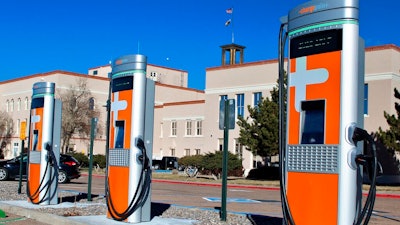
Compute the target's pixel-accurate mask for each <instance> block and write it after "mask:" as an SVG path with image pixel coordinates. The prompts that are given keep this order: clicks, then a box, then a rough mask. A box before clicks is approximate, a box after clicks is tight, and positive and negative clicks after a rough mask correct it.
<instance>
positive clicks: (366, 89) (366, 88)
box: [364, 84, 368, 115]
mask: <svg viewBox="0 0 400 225" xmlns="http://www.w3.org/2000/svg"><path fill="white" fill-rule="evenodd" d="M364 114H365V115H368V84H364Z"/></svg>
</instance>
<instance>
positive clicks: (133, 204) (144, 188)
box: [106, 138, 151, 221]
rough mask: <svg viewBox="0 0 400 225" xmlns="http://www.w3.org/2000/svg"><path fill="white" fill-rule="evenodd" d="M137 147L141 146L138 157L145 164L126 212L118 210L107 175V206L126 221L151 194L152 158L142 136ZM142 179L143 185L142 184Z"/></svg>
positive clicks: (111, 213) (119, 219)
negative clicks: (148, 154) (147, 151)
mask: <svg viewBox="0 0 400 225" xmlns="http://www.w3.org/2000/svg"><path fill="white" fill-rule="evenodd" d="M136 147H137V148H139V149H140V150H141V152H142V154H141V155H140V156H139V157H138V159H139V161H141V162H142V165H143V166H142V171H141V174H140V178H139V182H138V184H139V185H138V186H137V188H136V190H135V194H134V195H133V198H132V199H131V201H130V203H129V206H128V207H127V208H126V210H125V211H124V212H118V211H117V210H116V209H115V205H114V203H113V201H112V197H111V192H110V188H109V186H110V183H109V179H108V177H107V189H106V196H107V208H108V212H109V214H110V215H111V217H112V218H113V219H115V220H117V221H124V220H126V219H127V218H128V217H129V216H131V215H132V214H133V213H134V212H135V211H136V210H137V209H138V208H139V207H142V206H143V205H144V203H145V202H146V199H147V198H148V197H149V194H150V184H151V170H150V159H149V157H148V156H147V153H146V147H145V145H144V142H143V140H142V139H141V138H137V139H136ZM142 181H143V185H140V184H141V183H142ZM139 190H140V192H139ZM138 194H139V195H138Z"/></svg>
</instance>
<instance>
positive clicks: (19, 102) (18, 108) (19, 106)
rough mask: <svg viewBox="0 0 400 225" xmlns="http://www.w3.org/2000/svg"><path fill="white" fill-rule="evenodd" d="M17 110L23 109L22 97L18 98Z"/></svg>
mask: <svg viewBox="0 0 400 225" xmlns="http://www.w3.org/2000/svg"><path fill="white" fill-rule="evenodd" d="M17 111H18V112H19V111H21V99H20V98H18V100H17Z"/></svg>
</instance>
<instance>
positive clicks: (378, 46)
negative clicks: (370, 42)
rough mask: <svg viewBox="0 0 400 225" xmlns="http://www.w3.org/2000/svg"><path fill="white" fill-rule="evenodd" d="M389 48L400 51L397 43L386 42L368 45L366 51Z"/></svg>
mask: <svg viewBox="0 0 400 225" xmlns="http://www.w3.org/2000/svg"><path fill="white" fill-rule="evenodd" d="M387 49H393V50H395V51H398V52H400V47H399V46H397V45H395V44H385V45H377V46H371V47H366V48H365V51H366V52H373V51H381V50H387Z"/></svg>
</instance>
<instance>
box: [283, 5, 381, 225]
mask: <svg viewBox="0 0 400 225" xmlns="http://www.w3.org/2000/svg"><path fill="white" fill-rule="evenodd" d="M358 15H359V7H358V0H325V1H309V2H306V3H304V4H301V5H299V6H297V7H295V8H294V9H292V10H291V11H290V12H289V14H288V17H286V18H285V19H284V20H286V21H283V24H282V26H281V32H280V37H279V39H280V40H279V41H280V47H279V50H280V53H279V64H280V85H282V84H281V83H283V78H282V77H283V64H284V54H283V51H284V44H282V43H284V42H286V38H288V43H289V47H288V51H289V53H288V85H287V88H288V93H287V108H286V133H285V132H283V131H282V130H284V127H285V124H284V123H283V122H280V130H281V131H280V149H281V150H280V166H281V198H282V210H283V214H284V221H285V223H286V224H291V225H293V224H296V225H298V224H300V225H313V224H315V225H316V224H342V225H347V224H361V222H362V219H363V218H362V217H364V216H367V219H366V220H365V221H366V223H368V220H369V217H370V216H371V213H372V209H373V204H374V199H375V183H374V182H375V181H374V182H372V184H371V189H370V193H369V195H368V198H367V201H366V202H367V203H366V205H364V208H363V209H361V208H362V168H361V167H360V164H363V163H362V161H364V162H365V161H366V160H367V159H366V158H368V157H366V156H365V155H363V154H364V153H363V146H362V144H358V145H357V142H358V141H360V140H362V138H364V139H368V141H369V142H370V143H371V144H372V142H373V140H371V138H370V137H369V135H368V133H366V132H365V131H364V130H362V129H361V128H362V127H363V87H364V44H363V40H362V39H361V38H360V37H359V20H358ZM285 27H286V29H287V33H286V35H285V36H283V35H282V33H283V29H284V28H285ZM282 87H283V86H280V90H283V88H282ZM280 97H281V104H280V105H281V107H280V108H281V110H280V111H281V121H282V120H283V100H282V99H283V94H282V93H280ZM361 136H363V137H362V138H361ZM373 155H374V156H375V158H374V159H372V161H373V163H372V165H373V166H372V167H374V168H372V169H373V171H372V173H373V175H372V177H373V176H374V175H375V177H376V170H375V168H376V152H375V154H374V153H373ZM368 160H370V159H368ZM368 160H367V161H368ZM364 164H367V163H364ZM370 173H371V172H370ZM374 179H375V178H374ZM365 221H364V222H365Z"/></svg>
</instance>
